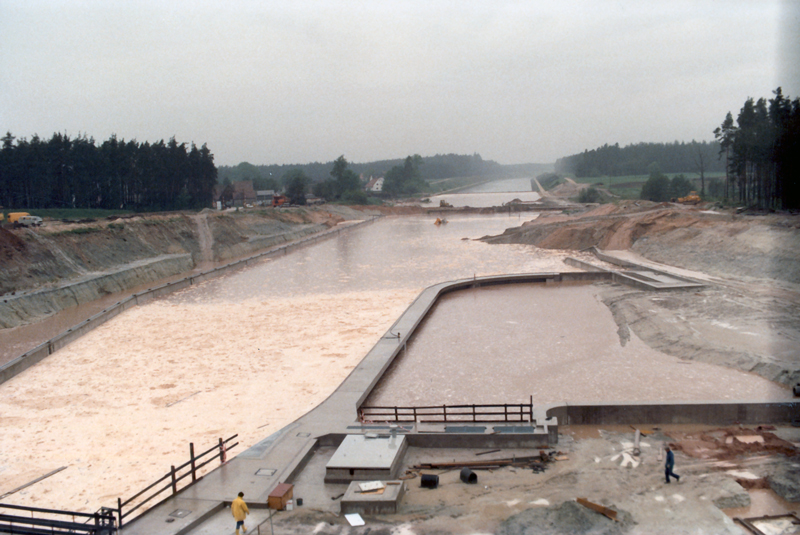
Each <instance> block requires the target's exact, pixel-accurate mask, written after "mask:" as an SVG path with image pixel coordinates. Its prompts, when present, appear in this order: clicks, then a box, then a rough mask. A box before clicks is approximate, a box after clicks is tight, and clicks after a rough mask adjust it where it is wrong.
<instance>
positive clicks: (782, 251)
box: [484, 201, 800, 386]
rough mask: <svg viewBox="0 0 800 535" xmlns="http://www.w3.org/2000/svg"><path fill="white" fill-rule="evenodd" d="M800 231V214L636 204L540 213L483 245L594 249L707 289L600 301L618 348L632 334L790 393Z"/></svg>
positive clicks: (615, 291)
mask: <svg viewBox="0 0 800 535" xmlns="http://www.w3.org/2000/svg"><path fill="white" fill-rule="evenodd" d="M798 229H800V216H798V215H790V214H770V215H736V214H734V213H732V212H727V213H722V212H718V211H711V210H704V209H703V208H701V207H687V206H681V205H674V204H654V203H648V202H644V201H642V202H626V203H622V204H620V205H611V204H607V205H601V206H598V207H596V208H592V209H589V210H586V211H583V212H580V213H571V214H564V213H561V214H552V215H551V214H543V215H542V216H541V217H539V218H538V219H536V220H534V221H531V222H529V223H526V224H524V225H523V226H521V227H518V228H515V229H509V230H507V231H506V232H505V233H504V234H502V235H500V236H494V237H487V238H484V239H485V241H488V242H490V243H528V244H532V245H536V246H537V247H543V248H548V249H575V250H584V249H587V248H590V247H598V248H600V249H603V250H607V251H609V252H611V253H612V254H615V253H616V254H618V256H620V257H622V258H623V259H629V260H634V261H636V262H639V263H645V264H649V265H652V266H653V267H655V268H658V269H663V270H665V271H672V272H676V273H678V274H681V275H684V276H690V277H693V278H696V279H698V280H700V281H701V282H705V283H707V284H708V286H707V287H706V288H704V289H701V290H697V291H672V292H665V293H659V294H658V295H653V294H651V293H648V292H642V291H639V290H635V289H632V288H627V287H622V286H618V285H614V286H609V287H608V289H607V290H605V291H604V292H603V293H602V300H603V302H604V303H605V304H606V305H607V306H608V307H609V308H610V309H611V311H612V313H613V314H614V318H615V320H616V322H617V324H618V326H619V334H620V338H621V339H622V341H623V343H625V342H626V338H627V337H629V333H630V330H632V331H633V332H635V333H636V335H637V336H638V337H639V338H641V339H642V340H644V341H645V342H646V343H647V344H648V345H649V346H651V347H653V348H654V349H657V350H659V351H663V352H664V353H667V354H669V355H673V356H677V357H680V358H684V359H689V360H700V361H703V362H708V363H711V364H718V365H722V366H729V367H733V368H737V369H740V370H745V371H749V372H753V373H757V374H759V375H761V376H763V377H765V378H767V379H770V380H772V381H776V382H779V383H782V384H785V385H787V386H790V385H794V384H796V383H797V382H800V358H799V357H798V354H797V349H796V348H797V347H798V344H800V232H798ZM617 251H619V253H617ZM612 267H613V266H612ZM616 269H619V268H616Z"/></svg>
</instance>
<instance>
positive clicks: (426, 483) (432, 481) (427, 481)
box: [419, 474, 439, 489]
mask: <svg viewBox="0 0 800 535" xmlns="http://www.w3.org/2000/svg"><path fill="white" fill-rule="evenodd" d="M419 486H420V487H422V488H425V489H435V488H436V487H438V486H439V476H437V475H436V474H422V478H421V480H420V483H419Z"/></svg>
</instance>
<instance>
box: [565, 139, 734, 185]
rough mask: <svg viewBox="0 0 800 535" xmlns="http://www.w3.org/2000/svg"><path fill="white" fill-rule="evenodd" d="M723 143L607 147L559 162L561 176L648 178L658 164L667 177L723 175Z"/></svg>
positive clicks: (648, 144)
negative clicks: (639, 176)
mask: <svg viewBox="0 0 800 535" xmlns="http://www.w3.org/2000/svg"><path fill="white" fill-rule="evenodd" d="M719 150H720V145H719V143H716V142H711V143H708V142H705V141H703V142H697V141H692V142H691V143H684V142H680V143H679V142H677V141H675V142H674V143H637V144H635V145H627V146H625V147H620V146H619V143H615V144H614V145H608V144H605V145H603V146H602V147H599V148H597V149H594V150H586V151H584V152H583V153H580V154H573V155H571V156H566V157H564V158H559V159H558V160H556V164H555V170H556V172H557V173H573V174H574V175H575V176H577V177H600V176H627V175H645V174H648V173H649V171H648V167H649V166H650V164H651V163H653V162H658V164H659V165H660V167H661V169H662V171H663V172H665V173H692V172H698V173H701V174H702V173H705V172H713V171H723V170H724V165H723V163H721V162H720V161H719V158H717V155H718V153H719Z"/></svg>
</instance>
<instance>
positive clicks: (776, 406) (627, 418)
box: [547, 401, 800, 425]
mask: <svg viewBox="0 0 800 535" xmlns="http://www.w3.org/2000/svg"><path fill="white" fill-rule="evenodd" d="M547 416H548V418H549V417H556V418H558V423H559V424H561V425H570V424H571V425H609V424H631V425H634V424H707V425H732V424H747V425H750V424H778V423H788V422H791V421H793V420H795V419H797V418H798V417H800V401H786V402H776V403H770V402H766V403H765V402H757V401H725V402H714V403H616V404H610V405H602V404H600V405H563V406H551V407H549V408H548V409H547Z"/></svg>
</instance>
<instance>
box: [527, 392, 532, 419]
mask: <svg viewBox="0 0 800 535" xmlns="http://www.w3.org/2000/svg"><path fill="white" fill-rule="evenodd" d="M528 418H530V422H531V423H533V394H531V412H530V413H528Z"/></svg>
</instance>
